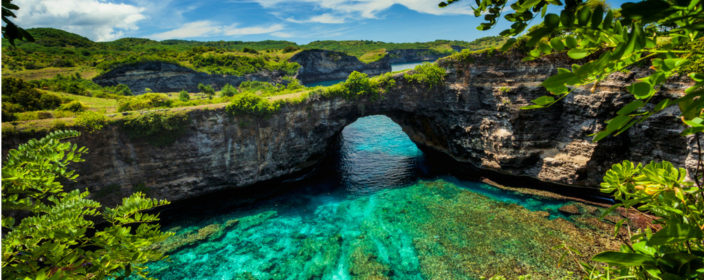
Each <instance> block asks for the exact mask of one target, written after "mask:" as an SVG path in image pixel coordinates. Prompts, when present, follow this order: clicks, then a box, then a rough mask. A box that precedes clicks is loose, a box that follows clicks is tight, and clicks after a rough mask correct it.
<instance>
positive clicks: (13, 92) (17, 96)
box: [2, 78, 61, 113]
mask: <svg viewBox="0 0 704 280" xmlns="http://www.w3.org/2000/svg"><path fill="white" fill-rule="evenodd" d="M2 103H3V109H4V110H7V111H8V112H11V113H15V112H26V111H36V110H50V109H56V108H57V107H59V105H61V97H59V96H57V95H54V94H51V93H43V92H40V91H38V90H37V89H35V88H33V86H32V85H31V84H29V83H25V82H24V81H23V80H21V79H15V78H3V79H2Z"/></svg>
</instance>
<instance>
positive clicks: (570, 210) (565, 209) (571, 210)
mask: <svg viewBox="0 0 704 280" xmlns="http://www.w3.org/2000/svg"><path fill="white" fill-rule="evenodd" d="M557 210H558V211H560V212H562V213H564V214H567V215H578V214H580V211H579V207H577V205H574V204H567V205H565V206H562V207H560V209H557Z"/></svg>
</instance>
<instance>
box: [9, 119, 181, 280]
mask: <svg viewBox="0 0 704 280" xmlns="http://www.w3.org/2000/svg"><path fill="white" fill-rule="evenodd" d="M78 135H79V133H78V132H75V131H56V132H52V133H50V134H48V135H47V136H45V137H44V138H42V139H39V140H35V139H32V140H30V141H28V142H27V143H25V144H22V145H20V146H19V147H18V148H17V149H15V150H10V151H9V152H8V155H7V159H6V160H5V161H4V162H3V166H2V204H3V207H2V230H3V233H4V234H3V237H2V244H3V246H2V273H3V278H8V279H22V278H25V277H28V278H32V279H34V278H36V279H47V278H51V279H66V278H69V279H77V278H80V279H103V278H107V277H114V278H121V277H123V276H128V275H141V276H144V275H145V274H144V273H145V270H144V269H145V267H144V264H145V263H146V262H149V261H155V260H159V259H162V258H163V256H162V255H161V254H160V253H158V252H156V251H153V250H151V249H150V246H151V244H153V243H155V242H160V241H163V240H164V239H166V238H167V237H169V236H170V233H163V232H161V231H160V229H159V225H158V223H157V222H158V221H159V218H158V215H155V214H147V213H144V211H146V210H149V209H153V208H155V207H159V206H163V205H167V204H168V203H169V202H168V201H165V200H156V199H149V198H146V197H145V195H144V194H142V193H139V192H138V193H135V194H133V195H131V196H130V197H127V198H124V199H123V200H122V204H121V205H118V206H116V207H114V208H110V207H106V208H102V206H101V205H100V203H98V202H96V201H93V200H90V199H87V196H88V194H89V193H88V192H81V191H80V190H72V191H66V190H64V187H63V186H62V185H61V183H60V182H59V181H60V180H69V181H73V180H75V179H76V178H77V177H78V174H75V172H74V171H72V170H70V169H68V166H69V165H70V164H71V163H76V162H82V161H83V159H82V158H81V157H82V156H83V155H84V154H85V153H86V152H87V150H86V149H85V148H84V147H80V148H79V147H78V146H77V145H75V144H71V143H70V142H61V140H65V139H67V138H70V137H76V136H78ZM16 217H25V218H22V219H20V218H17V219H16Z"/></svg>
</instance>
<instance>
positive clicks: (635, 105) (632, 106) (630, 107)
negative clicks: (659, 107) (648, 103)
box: [616, 100, 645, 115]
mask: <svg viewBox="0 0 704 280" xmlns="http://www.w3.org/2000/svg"><path fill="white" fill-rule="evenodd" d="M644 105H645V102H643V101H641V100H633V101H631V102H630V103H628V104H626V106H623V107H622V108H621V109H620V110H618V112H616V114H618V115H627V114H630V113H631V112H633V111H635V110H636V109H639V108H641V107H643V106H644Z"/></svg>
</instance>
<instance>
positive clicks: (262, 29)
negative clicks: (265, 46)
mask: <svg viewBox="0 0 704 280" xmlns="http://www.w3.org/2000/svg"><path fill="white" fill-rule="evenodd" d="M281 29H284V26H283V25H281V24H274V25H270V26H251V27H242V28H237V26H236V25H233V26H230V27H227V28H225V29H224V32H223V33H224V34H225V35H227V36H241V35H254V34H267V33H274V32H277V31H280V30H281Z"/></svg>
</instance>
